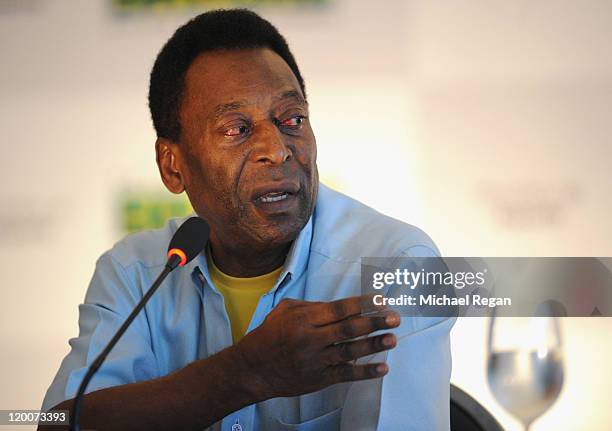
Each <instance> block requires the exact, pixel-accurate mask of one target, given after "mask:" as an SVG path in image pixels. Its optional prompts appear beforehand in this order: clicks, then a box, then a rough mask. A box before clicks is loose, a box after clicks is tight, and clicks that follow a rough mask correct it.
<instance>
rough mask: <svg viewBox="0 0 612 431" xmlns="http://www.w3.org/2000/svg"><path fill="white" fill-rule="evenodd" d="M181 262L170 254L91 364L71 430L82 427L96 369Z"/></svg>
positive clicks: (77, 399) (77, 398) (74, 405)
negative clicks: (86, 400) (155, 277)
mask: <svg viewBox="0 0 612 431" xmlns="http://www.w3.org/2000/svg"><path fill="white" fill-rule="evenodd" d="M180 262H181V258H180V257H179V256H177V255H176V254H173V255H171V256H170V258H169V259H168V262H167V263H166V266H165V267H164V270H163V271H162V272H161V274H159V276H158V277H157V279H156V280H155V282H153V285H152V286H151V288H150V289H149V290H148V291H147V293H145V295H144V296H143V297H142V299H141V300H140V302H139V303H138V305H136V308H134V310H133V311H132V312H131V313H130V315H129V316H128V318H127V319H126V320H125V322H123V325H121V327H120V328H119V330H117V332H116V333H115V335H114V336H113V338H112V339H111V340H110V342H109V343H108V344H107V346H106V347H105V348H104V350H102V353H100V354H99V355H98V357H97V358H96V359H95V361H93V362H92V364H91V365H90V366H89V369H88V370H87V374H85V377H84V378H83V381H82V382H81V385H80V386H79V390H78V391H77V394H76V396H75V398H74V402H73V403H72V410H71V411H70V431H80V430H81V427H80V425H79V416H80V414H81V405H82V404H83V395H84V394H85V390H86V389H87V385H88V384H89V381H90V380H91V379H92V377H93V376H94V374H96V371H98V369H99V368H100V366H101V365H102V363H103V362H104V360H105V359H106V357H107V356H108V354H109V353H110V352H111V350H113V347H115V344H117V341H119V339H120V338H121V337H122V336H123V334H124V332H125V331H126V330H127V328H128V327H129V326H130V324H131V323H132V322H133V321H134V319H135V318H136V316H137V315H138V313H140V310H142V309H143V308H144V306H145V304H146V303H147V302H148V301H149V299H150V298H151V296H153V294H154V293H155V291H156V290H157V288H158V287H159V286H160V285H161V284H162V282H163V281H164V279H165V278H166V277H167V276H168V274H170V273H171V272H172V270H174V269H175V268H176V267H177V266H178V265H179V263H180Z"/></svg>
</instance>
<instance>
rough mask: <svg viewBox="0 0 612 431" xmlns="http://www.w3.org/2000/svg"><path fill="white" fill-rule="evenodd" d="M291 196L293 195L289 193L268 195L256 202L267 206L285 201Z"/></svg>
mask: <svg viewBox="0 0 612 431" xmlns="http://www.w3.org/2000/svg"><path fill="white" fill-rule="evenodd" d="M291 195H292V193H288V192H272V193H266V194H265V195H263V196H260V197H258V198H257V200H256V202H262V203H266V204H267V203H271V202H279V201H283V200H285V199H287V198H288V197H289V196H291Z"/></svg>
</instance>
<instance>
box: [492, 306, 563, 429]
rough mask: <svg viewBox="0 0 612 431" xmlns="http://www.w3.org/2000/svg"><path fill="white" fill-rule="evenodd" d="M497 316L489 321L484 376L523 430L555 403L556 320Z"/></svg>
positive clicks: (558, 375)
mask: <svg viewBox="0 0 612 431" xmlns="http://www.w3.org/2000/svg"><path fill="white" fill-rule="evenodd" d="M548 315H549V316H551V317H498V316H496V314H495V312H494V313H493V316H492V317H491V318H490V321H489V334H488V361H487V377H488V382H489V388H490V389H491V392H492V393H493V396H494V397H495V399H496V400H497V401H498V402H499V403H500V404H501V405H502V406H503V407H504V408H505V409H506V410H507V411H508V412H509V413H510V414H512V415H513V416H514V417H516V418H518V419H519V420H520V421H521V422H522V424H523V426H524V427H525V430H529V427H530V426H531V424H532V423H533V421H534V420H535V419H536V418H538V417H539V416H541V415H542V414H543V413H544V412H545V411H546V410H548V409H549V408H550V406H551V405H552V404H553V403H554V402H555V400H556V399H557V397H558V396H559V392H561V387H562V386H563V357H562V351H561V334H560V331H559V321H558V319H557V318H556V317H552V314H548Z"/></svg>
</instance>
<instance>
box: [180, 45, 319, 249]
mask: <svg viewBox="0 0 612 431" xmlns="http://www.w3.org/2000/svg"><path fill="white" fill-rule="evenodd" d="M180 122H181V130H182V134H181V140H180V142H179V144H178V145H177V150H178V154H177V156H178V158H179V159H180V160H178V162H179V164H180V165H181V175H182V181H183V185H184V188H185V190H186V191H187V194H188V196H189V199H190V201H191V203H192V205H193V207H194V209H195V210H196V212H197V213H198V214H199V215H200V216H201V217H203V218H204V219H206V220H207V221H208V222H209V224H210V225H211V240H212V241H213V244H214V243H215V242H216V241H219V242H220V243H221V244H224V245H225V246H228V245H231V247H250V248H253V249H255V250H266V249H268V248H269V247H274V246H279V245H283V244H287V243H289V242H290V241H292V240H294V239H295V238H296V237H297V235H298V233H299V231H300V230H301V229H302V227H303V226H304V225H305V224H306V223H307V221H308V219H309V217H310V215H311V214H312V211H313V207H314V203H315V200H316V194H317V188H318V173H317V166H316V143H315V138H314V135H313V133H312V129H311V128H310V123H309V120H308V106H307V104H306V101H305V100H304V95H303V94H302V91H301V89H300V86H299V84H298V81H297V79H296V78H295V76H294V74H293V72H292V71H291V69H290V68H289V66H288V65H287V64H286V63H285V61H284V60H283V59H282V58H281V57H280V56H278V55H277V54H276V53H274V52H273V51H271V50H269V49H253V50H239V51H238V50H232V51H218V52H210V53H204V54H201V55H200V56H199V57H197V58H196V60H195V61H194V62H193V64H192V65H191V66H190V67H189V69H188V71H187V74H186V77H185V91H184V94H183V100H182V105H181V108H180Z"/></svg>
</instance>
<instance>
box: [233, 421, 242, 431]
mask: <svg viewBox="0 0 612 431" xmlns="http://www.w3.org/2000/svg"><path fill="white" fill-rule="evenodd" d="M232 431H242V425H240V424H239V423H238V421H236V423H235V424H234V425H232Z"/></svg>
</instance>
